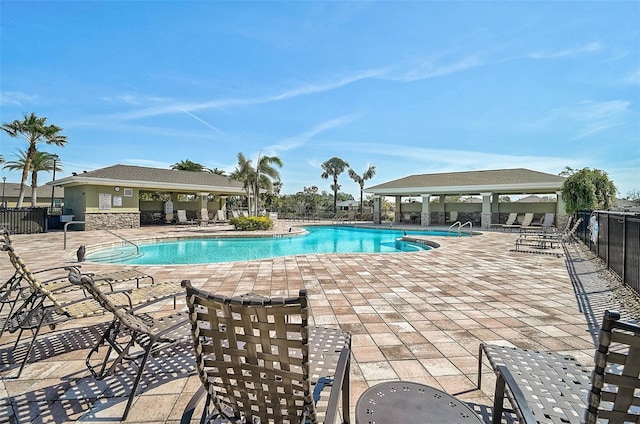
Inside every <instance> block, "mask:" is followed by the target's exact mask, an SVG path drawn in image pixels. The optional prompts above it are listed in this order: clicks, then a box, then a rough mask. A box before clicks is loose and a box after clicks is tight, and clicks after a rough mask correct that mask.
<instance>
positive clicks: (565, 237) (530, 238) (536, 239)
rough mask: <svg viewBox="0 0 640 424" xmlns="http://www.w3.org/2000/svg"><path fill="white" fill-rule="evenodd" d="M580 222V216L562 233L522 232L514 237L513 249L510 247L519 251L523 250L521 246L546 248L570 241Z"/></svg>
mask: <svg viewBox="0 0 640 424" xmlns="http://www.w3.org/2000/svg"><path fill="white" fill-rule="evenodd" d="M581 222H582V218H578V220H577V221H576V222H575V223H574V224H573V227H571V229H570V230H569V231H563V232H562V233H536V234H531V233H522V234H520V236H519V237H518V238H517V239H516V246H515V249H512V251H514V252H521V251H523V250H522V246H532V247H536V248H538V249H547V248H553V247H554V245H556V244H564V243H568V242H572V241H573V240H574V237H575V235H576V232H577V231H578V227H579V226H580V223H581Z"/></svg>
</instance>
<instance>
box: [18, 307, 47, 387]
mask: <svg viewBox="0 0 640 424" xmlns="http://www.w3.org/2000/svg"><path fill="white" fill-rule="evenodd" d="M44 317H45V316H44V315H43V317H42V319H41V320H40V322H39V323H38V327H37V328H36V331H35V333H34V334H33V337H32V338H31V343H29V347H28V348H27V353H26V354H25V355H24V359H23V360H22V365H20V370H18V375H17V377H16V378H20V375H22V370H23V369H24V367H25V365H27V361H28V360H29V355H31V351H32V350H33V345H35V344H36V338H37V337H38V334H39V333H40V328H42V323H43V322H44ZM21 335H22V330H20V336H21ZM18 340H20V337H18ZM16 343H17V342H16Z"/></svg>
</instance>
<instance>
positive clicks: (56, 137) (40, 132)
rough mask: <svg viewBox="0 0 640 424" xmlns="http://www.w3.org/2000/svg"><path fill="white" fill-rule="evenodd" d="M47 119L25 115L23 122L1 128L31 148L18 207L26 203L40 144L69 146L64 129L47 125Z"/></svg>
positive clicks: (33, 114)
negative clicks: (29, 181)
mask: <svg viewBox="0 0 640 424" xmlns="http://www.w3.org/2000/svg"><path fill="white" fill-rule="evenodd" d="M46 122H47V118H45V117H42V118H39V117H37V116H36V114H35V113H32V114H31V115H27V114H25V115H24V119H23V120H22V121H20V120H18V119H16V120H15V121H13V122H11V123H4V124H2V126H1V127H0V128H2V130H3V131H4V132H6V133H7V134H8V135H9V136H10V137H20V138H23V139H24V140H25V141H26V142H27V143H29V147H28V148H27V150H26V157H25V162H24V168H23V170H22V179H21V180H20V194H19V196H18V204H17V207H19V208H20V207H22V202H23V201H24V187H25V183H26V181H27V177H28V175H29V171H30V170H31V162H32V161H33V158H34V157H35V155H36V152H37V151H38V143H41V142H45V143H46V144H55V145H56V146H64V145H65V144H67V137H66V136H64V135H62V134H60V132H61V131H62V128H60V127H57V126H55V125H46Z"/></svg>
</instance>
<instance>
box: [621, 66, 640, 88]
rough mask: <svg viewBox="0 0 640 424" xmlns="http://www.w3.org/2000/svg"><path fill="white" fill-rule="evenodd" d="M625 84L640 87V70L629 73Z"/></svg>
mask: <svg viewBox="0 0 640 424" xmlns="http://www.w3.org/2000/svg"><path fill="white" fill-rule="evenodd" d="M624 82H626V83H627V84H633V85H639V84H640V68H638V69H636V70H635V72H631V73H629V75H627V76H626V77H625V78H624Z"/></svg>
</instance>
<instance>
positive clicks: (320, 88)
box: [110, 69, 386, 120]
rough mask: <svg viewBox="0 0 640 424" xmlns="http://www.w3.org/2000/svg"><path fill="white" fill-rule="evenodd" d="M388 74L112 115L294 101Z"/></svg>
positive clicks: (369, 72)
mask: <svg viewBox="0 0 640 424" xmlns="http://www.w3.org/2000/svg"><path fill="white" fill-rule="evenodd" d="M385 72H386V70H385V69H372V70H366V71H362V72H355V73H353V74H351V75H347V76H344V77H342V78H339V79H336V80H332V81H327V82H321V83H316V84H311V83H309V84H304V85H300V86H298V87H295V88H292V89H290V90H286V91H282V92H280V93H276V94H273V95H270V96H262V97H253V98H252V97H245V98H226V99H218V100H211V101H206V102H199V103H198V102H195V103H182V102H175V103H169V104H165V105H161V106H154V107H149V108H144V109H139V110H134V111H129V112H123V113H117V114H113V115H110V117H111V118H115V119H121V120H133V119H140V118H147V117H152V116H159V115H169V114H176V113H180V112H185V111H187V110H188V111H192V112H194V111H199V110H209V109H223V108H229V107H237V106H250V105H258V104H266V103H273V102H278V101H282V100H287V99H292V98H295V97H300V96H306V95H309V94H316V93H324V92H327V91H331V90H335V89H337V88H340V87H344V86H346V85H349V84H353V83H355V82H358V81H361V80H365V79H369V78H375V77H379V76H382V75H384V74H385Z"/></svg>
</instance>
